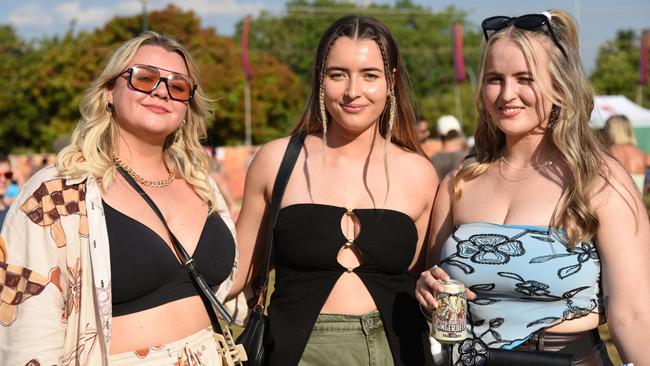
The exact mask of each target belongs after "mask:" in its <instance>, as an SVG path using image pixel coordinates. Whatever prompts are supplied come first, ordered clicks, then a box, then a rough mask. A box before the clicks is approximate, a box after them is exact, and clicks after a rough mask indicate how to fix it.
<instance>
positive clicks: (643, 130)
mask: <svg viewBox="0 0 650 366" xmlns="http://www.w3.org/2000/svg"><path fill="white" fill-rule="evenodd" d="M615 114H623V115H625V116H626V117H627V118H628V119H629V120H630V122H631V123H632V127H633V128H634V134H635V135H636V140H637V145H638V146H639V148H641V149H643V150H645V151H646V152H647V153H650V109H647V108H643V107H641V106H640V105H638V104H636V103H634V102H632V101H631V100H629V99H627V98H626V97H625V96H623V95H598V96H595V97H594V110H593V111H592V112H591V120H590V121H589V127H591V128H602V127H603V126H604V125H605V121H607V118H609V117H610V116H613V115H615Z"/></svg>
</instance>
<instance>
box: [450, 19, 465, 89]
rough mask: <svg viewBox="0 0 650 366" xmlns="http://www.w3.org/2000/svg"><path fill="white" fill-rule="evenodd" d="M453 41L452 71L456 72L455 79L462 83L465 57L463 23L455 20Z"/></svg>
mask: <svg viewBox="0 0 650 366" xmlns="http://www.w3.org/2000/svg"><path fill="white" fill-rule="evenodd" d="M452 39H453V43H454V71H455V72H456V81H457V82H459V83H462V82H463V81H465V58H464V57H463V23H461V22H456V24H454V31H453V37H452Z"/></svg>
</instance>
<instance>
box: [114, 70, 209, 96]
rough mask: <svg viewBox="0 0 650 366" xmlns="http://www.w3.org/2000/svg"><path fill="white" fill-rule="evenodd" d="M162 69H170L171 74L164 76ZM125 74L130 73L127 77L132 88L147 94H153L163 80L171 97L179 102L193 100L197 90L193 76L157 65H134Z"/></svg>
mask: <svg viewBox="0 0 650 366" xmlns="http://www.w3.org/2000/svg"><path fill="white" fill-rule="evenodd" d="M160 70H163V71H169V72H170V74H169V75H168V76H167V77H162V76H160ZM124 74H128V76H125V77H126V78H127V80H128V82H129V86H130V87H131V88H133V89H135V90H137V91H139V92H143V93H147V94H151V92H153V91H154V90H155V89H156V88H157V87H158V85H159V84H160V83H161V82H164V83H165V87H167V94H168V95H169V98H171V99H172V100H176V101H179V102H188V101H190V100H192V98H193V97H194V92H195V91H196V85H195V84H194V81H193V80H192V78H191V77H189V76H187V75H183V74H180V73H177V72H173V71H171V70H165V69H161V68H159V67H155V66H150V65H133V66H132V67H129V68H128V69H127V70H126V71H125V72H123V73H122V75H124Z"/></svg>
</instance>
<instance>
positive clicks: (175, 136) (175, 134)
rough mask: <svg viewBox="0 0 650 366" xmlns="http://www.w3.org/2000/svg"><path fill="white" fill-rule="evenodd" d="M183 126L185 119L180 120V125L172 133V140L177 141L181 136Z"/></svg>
mask: <svg viewBox="0 0 650 366" xmlns="http://www.w3.org/2000/svg"><path fill="white" fill-rule="evenodd" d="M183 126H185V120H184V119H183V120H182V121H181V125H180V126H179V127H178V129H177V130H176V132H175V133H174V142H179V141H181V139H182V138H183Z"/></svg>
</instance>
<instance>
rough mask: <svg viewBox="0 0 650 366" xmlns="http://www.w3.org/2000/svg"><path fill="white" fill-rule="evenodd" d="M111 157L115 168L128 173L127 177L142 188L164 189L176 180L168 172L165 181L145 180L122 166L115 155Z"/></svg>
mask: <svg viewBox="0 0 650 366" xmlns="http://www.w3.org/2000/svg"><path fill="white" fill-rule="evenodd" d="M111 155H112V158H113V162H114V163H115V165H116V166H118V167H120V168H122V169H124V171H126V172H127V173H129V175H130V176H131V177H132V178H133V179H135V180H136V181H137V182H138V183H140V184H142V185H144V186H147V187H155V188H165V187H167V186H169V185H170V184H171V183H172V182H173V181H174V179H176V174H174V172H172V171H170V172H169V177H167V179H163V180H146V179H144V178H142V177H141V176H140V175H139V174H138V173H136V172H134V171H133V169H131V168H129V166H128V165H126V164H124V162H123V161H122V160H120V158H118V157H117V155H115V153H112V154H111Z"/></svg>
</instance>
